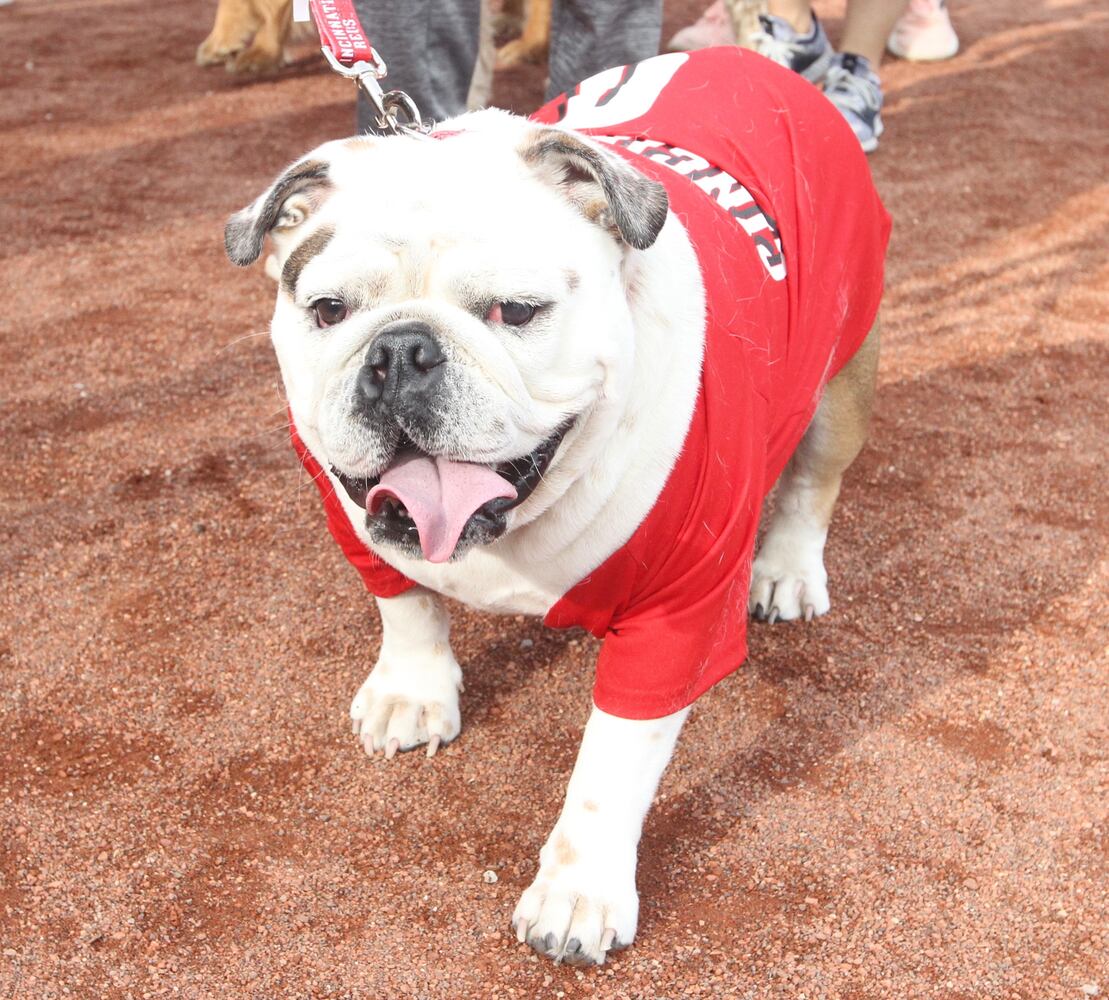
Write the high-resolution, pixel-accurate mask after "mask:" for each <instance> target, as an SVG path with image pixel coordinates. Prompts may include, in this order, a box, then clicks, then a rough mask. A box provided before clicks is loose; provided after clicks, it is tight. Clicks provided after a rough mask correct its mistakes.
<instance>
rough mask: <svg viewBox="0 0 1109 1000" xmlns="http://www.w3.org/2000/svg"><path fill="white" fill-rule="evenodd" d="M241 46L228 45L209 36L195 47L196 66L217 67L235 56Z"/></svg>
mask: <svg viewBox="0 0 1109 1000" xmlns="http://www.w3.org/2000/svg"><path fill="white" fill-rule="evenodd" d="M241 48H242V46H241V45H239V46H233V45H228V44H226V43H224V42H222V41H220V40H219V39H218V38H216V37H215V36H214V35H209V36H208V37H207V38H205V39H204V41H203V42H201V43H200V45H199V46H198V47H197V50H196V64H197V65H198V66H218V65H219V64H220V63H222V62H226V61H227V59H228V58H230V57H231V56H233V55H235V53H236V52H238V51H239V49H241Z"/></svg>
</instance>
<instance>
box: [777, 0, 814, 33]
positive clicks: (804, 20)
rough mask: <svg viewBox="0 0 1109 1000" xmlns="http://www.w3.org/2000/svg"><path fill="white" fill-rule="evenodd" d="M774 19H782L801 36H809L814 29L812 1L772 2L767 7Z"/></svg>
mask: <svg viewBox="0 0 1109 1000" xmlns="http://www.w3.org/2000/svg"><path fill="white" fill-rule="evenodd" d="M766 9H767V12H768V13H769V14H770V15H771V16H772V17H780V18H781V19H782V20H783V21H785V22H787V23H788V24H789V26H790V27H791V28H792V29H793V30H794V31H796V32H797V34H799V35H807V34H808V33H809V30H810V29H811V28H812V2H811V0H770V2H769V3H768V4H767V5H766Z"/></svg>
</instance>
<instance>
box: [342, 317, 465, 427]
mask: <svg viewBox="0 0 1109 1000" xmlns="http://www.w3.org/2000/svg"><path fill="white" fill-rule="evenodd" d="M446 360H447V357H446V355H445V354H444V353H443V348H442V347H441V346H440V345H439V341H438V340H436V339H435V335H434V334H433V333H432V332H431V327H429V326H428V325H427V324H426V323H421V322H419V321H418V320H407V319H406V320H398V321H397V322H395V323H390V324H389V325H388V326H385V327H383V328H382V330H381V332H380V333H379V334H378V335H377V336H376V337H375V338H374V341H373V343H372V344H370V347H369V350H368V351H366V357H365V360H364V362H363V364H362V370H361V371H359V373H358V381H357V384H356V393H357V395H358V396H359V398H360V402H362V404H363V405H366V406H385V407H388V408H390V409H396V408H402V409H407V408H412V407H421V406H423V405H424V404H426V402H427V401H428V399H429V398H430V396H431V393H433V392H434V391H435V390H436V389H437V388H438V387H439V383H440V382H441V381H442V380H443V368H442V365H443V362H444V361H446Z"/></svg>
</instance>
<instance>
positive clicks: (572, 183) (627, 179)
mask: <svg viewBox="0 0 1109 1000" xmlns="http://www.w3.org/2000/svg"><path fill="white" fill-rule="evenodd" d="M520 155H521V156H522V157H523V158H524V162H525V163H527V164H528V165H529V166H530V167H532V169H533V170H536V171H537V172H538V173H539V174H540V176H542V177H544V178H545V179H547V180H549V181H550V182H551V183H554V184H555V185H556V186H557V187H559V188H560V189H562V190H563V191H564V192H565V193H566V195H567V197H568V198H569V199H570V201H571V202H573V203H574V204H575V205H576V206H577V207H578V208H579V210H580V211H581V212H582V213H583V214H584V215H585V216H586V217H587V218H589V219H592V220H593V221H594V222H596V223H598V224H599V225H601V226H604V227H605V228H608V229H612V230H614V231H615V232H616V234H618V235H619V237H620V239H622V240H623V241H624V242H625V243H627V244H628V246H630V247H633V248H634V249H636V250H646V249H647V248H648V247H649V246H651V244H652V243H654V242H655V240H656V239H657V238H658V234H659V232H660V231H661V230H662V227H663V224H664V223H665V222H666V211H667V208H668V206H669V199H668V198H667V197H666V189H665V188H664V187H663V186H662V185H661V184H659V183H658V182H657V181H653V180H651V179H650V178H648V177H644V176H643V174H641V173H640V172H639V171H638V170H636V169H634V168H633V167H631V166H629V165H628V164H627V163H625V162H624V161H623V160H621V159H620V158H619V157H617V156H614V155H613V154H612V153H609V152H607V151H606V150H604V149H600V148H599V147H597V146H595V145H594V144H592V143H590V142H585V141H583V140H582V139H581V138H579V137H578V136H576V135H573V134H572V133H570V132H564V131H562V130H561V129H556V128H545V129H540V130H539V131H537V132H535V133H534V134H532V135H531V136H530V137H529V139H528V141H527V143H526V144H525V145H524V146H523V147H522V148H521V149H520ZM598 189H599V190H598ZM598 195H599V196H600V200H599V199H598Z"/></svg>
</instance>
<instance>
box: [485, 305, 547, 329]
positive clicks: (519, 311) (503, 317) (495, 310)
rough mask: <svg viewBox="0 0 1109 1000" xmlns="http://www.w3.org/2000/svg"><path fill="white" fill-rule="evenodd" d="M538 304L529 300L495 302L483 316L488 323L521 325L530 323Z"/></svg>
mask: <svg viewBox="0 0 1109 1000" xmlns="http://www.w3.org/2000/svg"><path fill="white" fill-rule="evenodd" d="M538 309H539V307H538V306H535V305H532V304H531V303H530V302H495V303H493V305H492V306H491V307H490V309H489V312H488V313H487V314H486V316H485V318H486V319H487V320H488V321H489V322H490V323H503V324H504V325H505V326H523V325H524V324H525V323H530V322H531V319H532V317H533V316H534V315H535V313H536V312H537V310H538Z"/></svg>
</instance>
